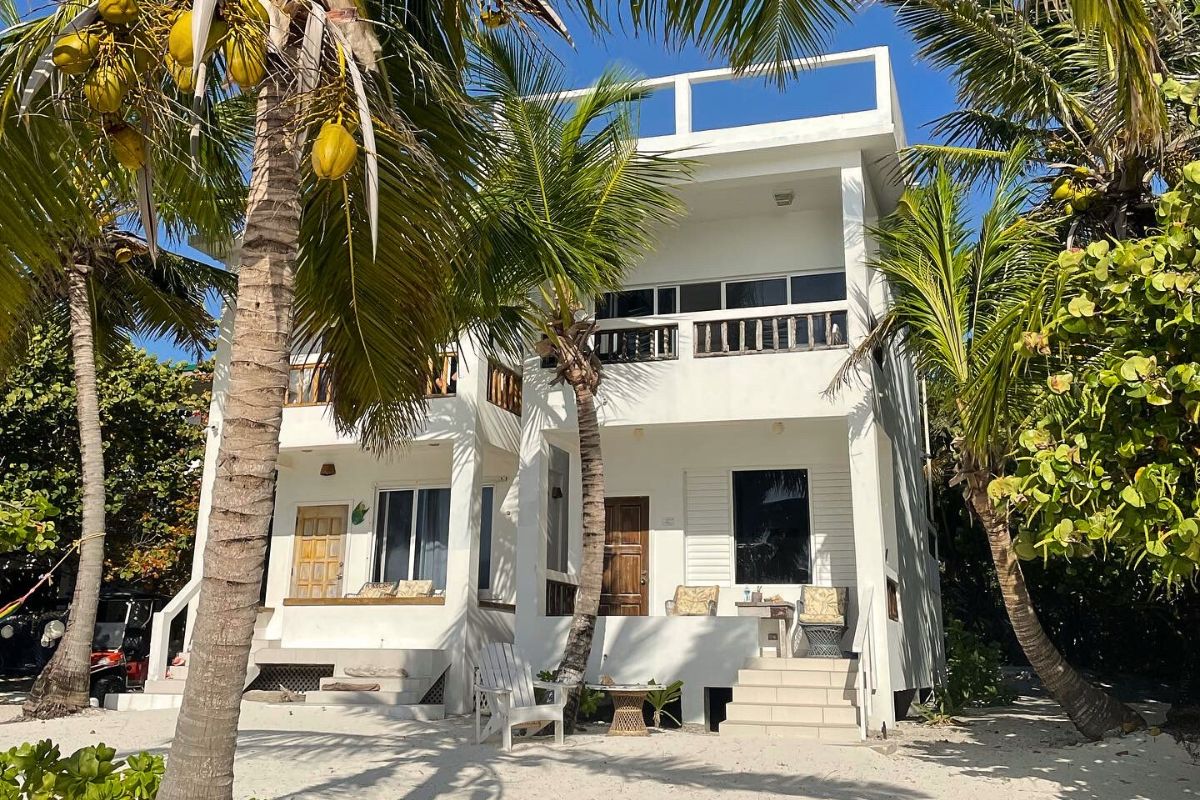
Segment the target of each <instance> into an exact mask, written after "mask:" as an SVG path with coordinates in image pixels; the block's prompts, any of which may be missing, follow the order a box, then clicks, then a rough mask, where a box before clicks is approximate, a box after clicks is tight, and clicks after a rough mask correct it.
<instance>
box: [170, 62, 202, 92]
mask: <svg viewBox="0 0 1200 800" xmlns="http://www.w3.org/2000/svg"><path fill="white" fill-rule="evenodd" d="M167 70H168V71H169V72H170V73H171V79H172V80H174V81H175V85H176V86H178V87H179V91H181V92H185V93H190V92H191V91H192V90H193V89H195V88H196V81H195V76H194V75H193V74H192V68H191V67H189V66H186V65H184V64H180V63H179V62H178V61H176V60H175V59H174V58H172V57H171V56H167Z"/></svg>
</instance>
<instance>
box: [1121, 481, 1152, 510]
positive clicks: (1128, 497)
mask: <svg viewBox="0 0 1200 800" xmlns="http://www.w3.org/2000/svg"><path fill="white" fill-rule="evenodd" d="M1121 499H1122V500H1124V501H1125V502H1126V503H1127V504H1129V505H1130V506H1132V507H1133V508H1144V507H1145V505H1146V502H1145V501H1144V500H1143V499H1142V494H1141V492H1139V491H1138V490H1137V489H1135V488H1134V487H1132V486H1126V487H1125V488H1124V489H1122V490H1121Z"/></svg>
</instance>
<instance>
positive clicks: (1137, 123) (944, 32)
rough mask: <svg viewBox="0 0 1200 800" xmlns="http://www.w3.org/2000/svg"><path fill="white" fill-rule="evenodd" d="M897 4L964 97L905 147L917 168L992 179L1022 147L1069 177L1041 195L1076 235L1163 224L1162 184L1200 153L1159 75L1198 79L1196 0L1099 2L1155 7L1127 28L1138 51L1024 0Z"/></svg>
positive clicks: (1042, 167)
mask: <svg viewBox="0 0 1200 800" xmlns="http://www.w3.org/2000/svg"><path fill="white" fill-rule="evenodd" d="M886 2H888V4H889V5H892V6H894V7H895V9H896V15H897V19H898V21H899V22H900V24H902V25H903V26H905V27H906V28H907V29H908V30H909V32H910V33H911V34H912V36H913V38H914V39H916V41H917V43H918V44H919V45H920V50H919V54H920V56H921V57H922V58H925V59H928V60H929V61H930V62H931V63H932V64H933V65H934V66H936V67H938V68H942V69H946V70H947V71H949V73H950V74H951V76H952V79H953V81H954V83H955V84H956V87H957V95H958V103H959V106H960V107H959V108H958V109H956V110H955V111H952V112H950V113H949V114H947V115H945V116H943V117H941V118H940V119H938V120H936V121H935V123H934V128H933V131H934V134H935V136H937V137H939V138H941V139H943V140H944V144H932V145H916V146H914V147H912V148H910V149H909V150H908V151H907V152H906V154H905V158H906V160H907V162H908V166H909V167H910V169H912V170H913V171H914V172H917V173H918V174H928V173H929V172H931V171H933V170H934V169H935V168H937V166H938V165H941V164H945V165H947V166H948V167H952V168H953V169H954V172H955V174H956V175H959V176H962V177H966V178H972V179H973V178H976V177H979V176H981V175H984V174H986V175H988V176H989V177H991V178H994V177H995V175H996V174H997V172H998V171H999V169H1000V168H1001V166H1002V165H1003V163H1004V161H1005V158H1006V157H1007V154H1008V153H1010V152H1012V151H1013V150H1014V149H1017V148H1018V147H1021V148H1023V149H1024V152H1025V154H1026V169H1027V172H1028V173H1029V175H1030V176H1031V177H1034V178H1039V177H1040V178H1042V179H1044V180H1045V181H1046V182H1047V183H1049V182H1051V181H1052V180H1054V182H1055V188H1058V187H1059V186H1060V185H1062V184H1064V183H1067V182H1069V185H1068V186H1067V187H1066V188H1065V189H1064V191H1062V192H1059V193H1057V196H1055V197H1050V196H1047V197H1046V199H1045V200H1044V201H1043V207H1044V210H1045V213H1044V216H1045V217H1047V218H1049V217H1054V218H1059V219H1062V220H1063V222H1062V227H1063V234H1064V235H1065V236H1067V237H1069V238H1072V239H1073V238H1074V237H1075V236H1078V235H1082V236H1085V237H1087V238H1092V237H1095V236H1101V237H1102V236H1106V235H1113V236H1118V237H1120V236H1123V235H1125V233H1126V231H1127V229H1130V228H1132V229H1133V231H1137V230H1141V229H1144V228H1145V227H1146V226H1147V225H1152V224H1153V222H1154V213H1153V208H1152V206H1151V204H1150V202H1149V199H1150V197H1151V196H1152V194H1153V185H1154V184H1155V183H1156V182H1165V183H1167V184H1168V185H1173V184H1174V183H1176V182H1177V181H1178V179H1179V175H1178V170H1179V169H1180V168H1181V167H1182V166H1183V165H1184V164H1186V163H1188V162H1190V161H1192V160H1193V159H1194V158H1195V157H1196V155H1197V154H1200V133H1198V132H1197V129H1196V127H1195V126H1194V125H1192V124H1191V123H1190V121H1189V120H1188V119H1187V118H1186V115H1185V114H1183V113H1180V112H1178V111H1176V110H1172V111H1171V112H1170V113H1168V112H1167V110H1166V109H1165V108H1163V107H1162V103H1163V100H1162V92H1161V91H1160V90H1159V89H1158V87H1157V86H1156V85H1155V83H1154V81H1155V79H1156V73H1161V75H1163V76H1167V77H1169V76H1179V77H1180V79H1181V80H1187V79H1189V78H1190V77H1194V76H1195V75H1196V74H1197V73H1198V72H1200V46H1197V44H1196V43H1197V41H1200V37H1198V36H1197V34H1198V33H1200V29H1198V28H1197V17H1196V15H1195V14H1194V13H1193V11H1192V9H1191V6H1190V5H1188V6H1185V5H1184V4H1183V3H1180V2H1171V3H1148V4H1146V5H1143V4H1142V3H1140V2H1133V3H1100V4H1096V5H1098V6H1104V7H1109V8H1112V9H1116V8H1117V7H1121V8H1123V9H1124V10H1125V11H1126V12H1128V13H1129V14H1131V15H1135V16H1136V15H1141V17H1143V18H1144V19H1142V20H1141V21H1139V22H1137V23H1136V25H1134V23H1129V24H1128V25H1124V26H1120V27H1119V28H1118V35H1119V37H1120V38H1126V39H1129V40H1130V42H1132V46H1134V47H1135V49H1136V50H1137V52H1136V53H1133V54H1130V55H1129V56H1127V57H1125V58H1123V59H1122V57H1121V56H1120V55H1119V53H1117V52H1116V51H1114V50H1111V49H1110V47H1111V46H1112V41H1111V39H1110V38H1106V37H1104V36H1099V35H1097V34H1095V33H1094V32H1093V31H1092V30H1091V29H1090V28H1087V27H1084V28H1081V27H1079V26H1077V25H1072V24H1071V21H1070V19H1067V18H1065V17H1064V16H1062V15H1059V14H1055V13H1030V12H1029V9H1028V8H1027V7H1026V4H1022V3H1018V2H1014V0H966V1H965V2H958V1H957V0H953V1H951V0H886ZM1079 5H1083V4H1082V3H1081V4H1079ZM1085 16H1086V15H1085ZM1131 26H1133V27H1131ZM1135 40H1136V41H1135ZM1138 65H1143V66H1141V67H1139V66H1138ZM1147 65H1148V66H1147ZM1147 70H1148V71H1147ZM1131 71H1132V72H1131ZM1160 79H1161V78H1160ZM1147 86H1149V89H1147V88H1146V87H1147ZM1076 196H1078V197H1079V198H1081V199H1074V198H1075V197H1076ZM1068 199H1071V200H1074V202H1068ZM1064 210H1067V211H1069V212H1070V213H1067V214H1065V215H1064V214H1063V211H1064Z"/></svg>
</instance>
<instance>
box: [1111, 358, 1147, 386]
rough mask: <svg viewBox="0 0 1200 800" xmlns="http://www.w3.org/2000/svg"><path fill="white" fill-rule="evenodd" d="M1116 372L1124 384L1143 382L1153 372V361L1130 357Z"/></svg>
mask: <svg viewBox="0 0 1200 800" xmlns="http://www.w3.org/2000/svg"><path fill="white" fill-rule="evenodd" d="M1117 371H1118V373H1120V375H1121V378H1122V379H1123V380H1125V381H1126V382H1128V383H1136V382H1138V381H1142V380H1145V379H1146V378H1147V377H1148V376H1149V375H1150V374H1151V373H1153V372H1154V359H1152V358H1147V357H1145V356H1131V357H1130V358H1127V359H1125V361H1123V362H1122V363H1121V366H1120V367H1119V368H1118V370H1117Z"/></svg>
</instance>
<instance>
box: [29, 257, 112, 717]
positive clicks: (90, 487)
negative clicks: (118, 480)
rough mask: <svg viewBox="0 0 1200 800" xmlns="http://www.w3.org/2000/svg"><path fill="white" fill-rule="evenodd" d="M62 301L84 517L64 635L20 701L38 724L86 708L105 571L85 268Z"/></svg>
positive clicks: (72, 274) (100, 448)
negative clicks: (68, 337)
mask: <svg viewBox="0 0 1200 800" xmlns="http://www.w3.org/2000/svg"><path fill="white" fill-rule="evenodd" d="M67 301H68V306H69V309H70V318H71V323H70V324H71V361H72V364H73V367H74V370H75V413H76V416H77V417H78V420H79V456H80V461H81V466H82V479H83V480H82V483H83V488H82V512H83V513H82V520H81V527H80V540H79V542H80V543H79V569H78V571H77V573H76V576H75V593H74V595H73V596H72V598H71V613H70V617H69V618H68V619H67V631H66V633H65V634H64V635H63V638H62V641H61V642H59V645H58V650H57V651H55V653H54V656H53V657H52V658H51V659H50V661H49V663H47V664H46V667H45V668H44V669H43V670H42V674H41V675H39V676H38V679H37V681H35V682H34V685H33V690H32V691H31V692H30V695H29V699H28V700H27V701H26V702H25V707H24V712H25V715H26V716H30V717H39V718H41V719H48V718H50V717H59V716H63V715H65V714H73V713H75V712H76V711H79V710H80V709H84V708H87V706H88V688H89V677H88V676H89V673H90V669H91V665H92V636H93V631H94V630H95V627H96V610H97V608H98V607H99V605H100V581H101V578H102V577H103V572H104V442H103V440H102V439H101V436H100V398H99V394H98V392H97V388H96V348H95V343H94V341H93V338H92V307H91V299H90V297H89V295H88V267H87V266H86V265H83V264H72V265H71V266H69V267H68V268H67Z"/></svg>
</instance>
